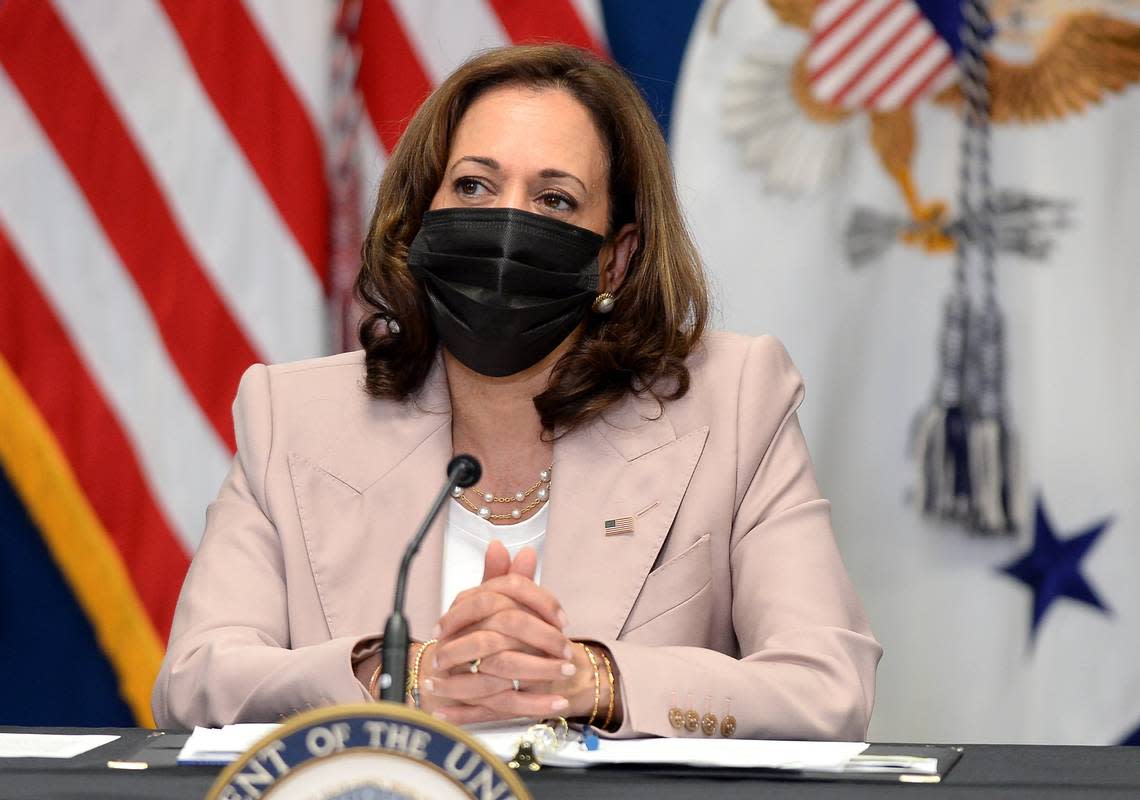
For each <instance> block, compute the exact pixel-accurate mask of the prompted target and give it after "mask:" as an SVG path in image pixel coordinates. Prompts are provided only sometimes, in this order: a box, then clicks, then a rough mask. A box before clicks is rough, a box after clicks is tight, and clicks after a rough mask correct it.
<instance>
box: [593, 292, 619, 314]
mask: <svg viewBox="0 0 1140 800" xmlns="http://www.w3.org/2000/svg"><path fill="white" fill-rule="evenodd" d="M613 310H614V296H613V295H612V294H610V293H609V292H602V293H601V294H599V295H598V296H597V297H595V298H594V313H596V314H608V313H610V312H611V311H613Z"/></svg>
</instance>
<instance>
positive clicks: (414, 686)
mask: <svg viewBox="0 0 1140 800" xmlns="http://www.w3.org/2000/svg"><path fill="white" fill-rule="evenodd" d="M437 641H439V640H438V639H428V640H427V641H426V642H424V643H423V644H421V645H420V649H419V650H417V651H416V657H415V658H413V659H412V668H411V670H409V671H408V694H410V695H411V696H412V705H414V706H415V707H416V708H419V707H420V662H421V661H423V657H424V651H425V650H427V649H428V648H429V647H431V646H432V645H433V644H435V643H436V642H437Z"/></svg>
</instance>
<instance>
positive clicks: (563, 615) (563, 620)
mask: <svg viewBox="0 0 1140 800" xmlns="http://www.w3.org/2000/svg"><path fill="white" fill-rule="evenodd" d="M558 624H559V625H561V626H562V627H563V628H565V627H566V626H567V625H569V624H570V620H569V619H567V618H566V612H565V611H563V610H562V609H561V608H560V609H558Z"/></svg>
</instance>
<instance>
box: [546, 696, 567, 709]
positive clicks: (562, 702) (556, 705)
mask: <svg viewBox="0 0 1140 800" xmlns="http://www.w3.org/2000/svg"><path fill="white" fill-rule="evenodd" d="M569 707H570V701H569V700H567V699H566V698H565V697H559V698H558V699H557V700H555V701H554V702H553V703H551V704H550V710H551V711H562V710H563V709H566V708H569Z"/></svg>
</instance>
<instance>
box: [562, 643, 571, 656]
mask: <svg viewBox="0 0 1140 800" xmlns="http://www.w3.org/2000/svg"><path fill="white" fill-rule="evenodd" d="M562 657H563V658H565V659H567V660H569V659H571V658H573V657H574V648H573V647H571V646H570V645H569V644H567V645H566V647H564V648H562Z"/></svg>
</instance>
